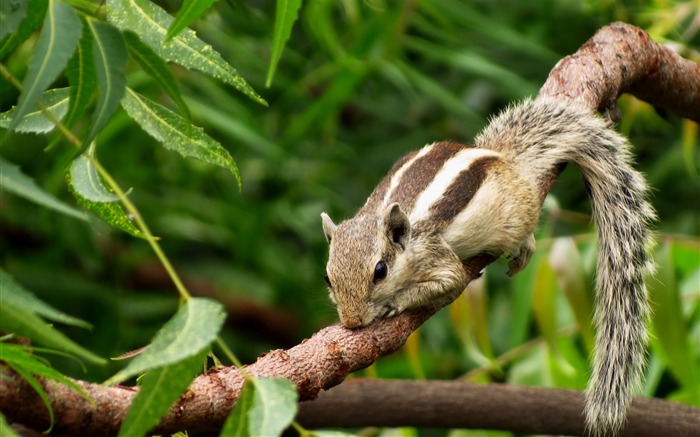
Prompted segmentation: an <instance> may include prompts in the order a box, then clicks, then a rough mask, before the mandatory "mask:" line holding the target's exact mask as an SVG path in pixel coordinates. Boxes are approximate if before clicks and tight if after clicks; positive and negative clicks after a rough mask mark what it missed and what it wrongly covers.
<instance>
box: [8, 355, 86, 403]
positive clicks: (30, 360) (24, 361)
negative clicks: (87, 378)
mask: <svg viewBox="0 0 700 437" xmlns="http://www.w3.org/2000/svg"><path fill="white" fill-rule="evenodd" d="M0 361H4V362H6V363H8V364H10V365H11V366H12V367H13V368H16V367H22V368H23V369H24V370H26V371H28V372H31V373H32V374H34V375H37V376H41V377H43V378H48V379H53V380H54V381H58V382H60V383H61V384H63V385H66V386H68V387H70V388H72V389H73V390H75V391H76V392H78V393H79V394H80V396H82V397H84V398H85V399H88V400H89V399H90V396H89V395H88V394H87V392H86V391H85V390H83V388H82V387H80V386H79V385H78V384H76V383H75V381H73V380H72V379H70V378H68V377H66V376H64V375H63V374H62V373H61V372H59V371H57V370H56V369H54V368H52V367H50V366H48V365H47V364H46V363H44V361H42V360H40V359H38V358H37V357H36V356H35V355H32V354H31V353H29V351H28V350H27V348H26V347H25V346H22V345H18V344H10V343H2V342H0Z"/></svg>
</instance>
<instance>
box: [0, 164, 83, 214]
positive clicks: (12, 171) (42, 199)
mask: <svg viewBox="0 0 700 437" xmlns="http://www.w3.org/2000/svg"><path fill="white" fill-rule="evenodd" d="M0 188H2V189H3V190H5V191H7V192H9V193H13V194H16V195H18V196H20V197H23V198H25V199H27V200H30V201H32V202H34V203H36V204H38V205H41V206H44V207H46V208H50V209H53V210H54V211H58V212H60V213H63V214H65V215H68V216H70V217H74V218H77V219H80V220H87V216H86V215H85V213H84V212H82V211H79V210H77V209H75V208H73V207H72V206H70V205H67V204H65V203H63V202H61V201H60V200H58V199H57V198H56V197H54V196H53V195H51V194H49V193H47V192H46V191H44V190H43V189H41V188H40V187H39V186H38V185H37V184H36V183H35V182H34V180H33V179H31V178H30V177H29V176H27V175H25V174H24V173H22V172H21V171H20V169H19V167H17V166H16V165H14V164H12V163H11V162H8V161H5V160H4V159H3V158H2V157H0Z"/></svg>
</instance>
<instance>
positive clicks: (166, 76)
mask: <svg viewBox="0 0 700 437" xmlns="http://www.w3.org/2000/svg"><path fill="white" fill-rule="evenodd" d="M124 39H125V40H126V45H127V48H128V49H129V53H131V56H132V57H133V58H134V59H136V61H138V63H139V64H141V67H143V69H144V71H146V73H148V74H149V75H150V76H151V77H152V78H154V79H155V80H156V82H157V83H158V85H160V86H161V88H163V90H164V91H165V92H166V93H168V95H169V96H170V98H171V99H173V101H174V102H175V104H176V105H177V107H178V109H179V110H180V113H181V115H182V116H183V117H184V118H186V119H187V120H189V119H190V110H189V108H188V107H187V104H185V101H184V100H183V99H182V93H181V92H180V87H179V86H178V84H177V81H176V80H175V76H173V73H172V71H170V68H168V65H167V64H166V63H165V61H164V60H163V58H161V57H160V56H158V54H157V53H156V52H154V51H153V49H151V48H150V47H149V46H147V45H146V44H144V43H142V42H141V40H140V39H139V37H138V36H136V34H134V33H133V32H124Z"/></svg>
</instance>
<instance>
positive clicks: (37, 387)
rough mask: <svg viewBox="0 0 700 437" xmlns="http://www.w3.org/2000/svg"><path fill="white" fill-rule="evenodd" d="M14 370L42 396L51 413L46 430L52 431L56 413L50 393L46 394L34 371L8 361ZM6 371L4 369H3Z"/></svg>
mask: <svg viewBox="0 0 700 437" xmlns="http://www.w3.org/2000/svg"><path fill="white" fill-rule="evenodd" d="M7 364H8V366H10V368H12V370H14V371H15V372H17V373H18V374H19V376H21V377H22V379H24V380H25V381H27V384H29V385H30V386H31V387H32V388H33V389H34V391H35V392H36V393H37V394H38V395H39V397H40V398H41V402H43V403H44V406H45V407H46V410H47V411H48V413H49V429H47V430H46V432H47V433H48V432H50V431H51V428H53V421H54V415H53V408H52V407H51V401H50V400H49V395H47V394H46V391H44V387H42V386H41V384H40V383H39V381H37V379H36V378H35V377H34V376H33V375H32V373H31V372H30V371H28V370H26V369H25V368H24V367H22V366H14V365H12V364H11V363H9V362H8V363H7ZM2 371H3V373H4V370H2ZM0 377H4V375H2V374H0Z"/></svg>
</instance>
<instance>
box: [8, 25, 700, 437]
mask: <svg viewBox="0 0 700 437" xmlns="http://www.w3.org/2000/svg"><path fill="white" fill-rule="evenodd" d="M623 92H629V93H631V94H633V95H635V96H637V97H639V98H641V99H643V100H646V101H648V102H650V103H652V104H654V105H658V106H660V107H663V108H665V109H666V110H668V111H669V112H673V113H676V114H678V115H681V116H683V117H687V118H691V119H694V120H696V121H698V120H700V104H699V103H698V102H700V66H698V64H696V63H693V62H691V61H688V60H684V59H682V58H680V57H679V56H677V55H676V54H675V53H673V52H672V51H670V50H668V49H666V48H664V47H661V46H659V45H658V44H656V43H654V42H653V41H651V39H650V38H649V36H648V35H647V34H646V33H644V32H643V31H642V30H640V29H638V28H636V27H634V26H630V25H627V24H622V23H614V24H611V25H609V26H606V27H604V28H603V29H601V30H600V31H599V32H598V33H597V34H596V35H595V36H594V37H593V38H591V39H590V40H589V41H588V42H587V43H586V44H584V45H583V46H582V47H581V49H580V50H579V51H578V52H576V53H575V54H573V55H571V56H568V57H566V58H564V59H562V60H561V61H560V62H559V63H558V64H557V66H556V67H555V68H554V69H553V70H552V72H551V74H550V76H549V79H548V80H547V82H546V83H545V85H544V86H543V87H542V89H541V91H540V95H548V96H554V97H557V98H559V99H565V100H579V101H582V102H584V104H585V105H587V106H588V107H590V108H593V109H602V110H606V111H609V110H611V109H612V108H613V107H614V103H615V100H616V99H617V97H618V96H619V95H620V94H621V93H623ZM560 171H561V168H560V169H557V170H555V171H553V172H552V174H551V177H550V178H548V179H547V180H545V181H543V182H542V186H541V193H542V199H544V196H545V195H546V193H547V192H549V190H550V188H551V186H552V184H553V183H554V181H555V180H556V178H557V177H558V175H559V173H560ZM493 261H494V257H492V256H478V257H475V258H473V259H471V260H469V261H468V262H467V263H466V264H465V270H466V271H467V274H468V276H469V278H470V279H474V278H476V277H477V276H478V274H479V272H480V271H481V270H482V269H483V268H484V267H485V266H486V265H488V264H489V263H491V262H493ZM456 297H457V296H456V295H455V296H454V298H456ZM438 309H439V308H428V309H424V310H419V311H411V312H406V313H403V314H401V315H399V316H397V317H394V318H392V319H385V320H379V321H377V322H375V323H374V324H372V325H371V326H369V327H367V328H363V329H358V330H352V331H350V330H347V329H345V328H343V327H341V326H339V325H334V326H330V327H328V328H325V329H322V330H321V331H319V332H318V333H316V334H315V335H313V336H312V337H311V338H310V339H308V340H305V341H303V342H302V343H301V344H299V345H297V346H295V347H293V348H291V349H288V350H275V351H271V352H269V353H267V354H265V355H263V356H261V357H260V358H259V359H258V360H257V361H256V362H255V363H253V364H251V365H249V366H247V370H248V371H249V372H250V373H251V374H253V375H258V376H279V377H287V378H289V379H291V380H292V381H293V382H294V383H295V384H296V385H297V388H298V390H299V395H300V399H301V400H310V399H315V398H317V397H318V396H319V394H320V393H321V391H322V390H327V389H329V388H331V387H333V386H335V385H338V384H340V383H341V382H342V381H343V380H344V379H345V377H346V376H347V375H349V374H350V373H352V372H354V371H356V370H360V369H362V368H365V367H367V366H369V365H370V364H372V363H373V362H374V361H375V360H377V359H378V358H379V357H381V356H383V355H386V354H389V353H392V352H394V351H396V350H398V349H399V348H400V347H401V346H402V345H403V344H404V342H405V341H406V339H407V338H408V336H409V335H410V334H411V332H413V331H414V330H415V329H417V328H418V327H419V326H420V325H421V324H422V323H423V322H424V321H425V320H427V319H428V318H429V317H430V316H431V315H432V314H434V313H435V312H436V311H437V310H438ZM3 374H5V375H6V376H8V377H7V378H6V377H0V410H1V411H2V412H3V413H4V414H5V415H6V417H7V418H8V420H10V421H11V422H19V423H23V424H26V425H28V426H31V427H32V428H34V429H39V430H44V429H46V428H47V427H48V415H47V414H46V408H45V407H44V406H43V404H42V402H41V400H40V398H39V397H38V396H37V395H36V393H35V392H34V391H33V390H32V389H31V388H30V387H29V386H28V385H27V384H26V383H25V382H24V381H22V380H21V379H20V378H18V377H16V375H14V374H12V373H10V372H9V371H7V370H6V369H5V370H3ZM78 383H79V384H80V385H81V386H82V387H83V388H84V389H85V390H86V391H87V392H88V393H89V394H90V395H91V396H92V398H93V400H94V404H90V403H89V402H87V401H85V400H84V399H82V398H81V397H80V396H78V395H77V394H76V393H75V392H73V391H71V390H70V389H68V388H66V387H65V386H62V385H60V384H57V383H54V382H51V381H43V384H44V387H45V389H46V391H47V392H48V394H49V397H50V400H51V402H52V404H53V407H54V412H55V418H56V423H55V425H54V432H55V433H57V434H68V435H115V434H116V433H117V430H118V428H119V425H120V424H121V422H122V420H123V419H124V417H125V415H126V410H127V409H128V407H129V405H130V403H131V400H132V399H133V397H134V396H135V394H136V390H137V388H129V387H119V386H118V387H103V386H100V385H96V384H89V383H85V382H78ZM242 384H243V377H242V376H241V374H240V372H239V371H238V370H237V369H235V368H233V367H224V368H219V369H215V370H213V371H211V372H210V373H208V374H206V375H202V376H200V377H198V378H196V379H195V380H194V382H193V383H192V384H191V386H190V387H189V388H188V390H187V391H186V392H185V393H184V394H183V395H182V397H181V398H180V400H179V401H178V402H177V403H176V404H175V405H174V406H173V408H172V409H171V411H170V413H169V414H168V415H167V416H165V417H164V418H163V419H162V421H161V424H160V425H159V426H158V427H157V429H155V430H154V431H155V432H156V433H162V434H167V433H172V432H175V431H179V430H185V429H186V430H188V431H189V433H190V434H191V435H194V434H197V433H200V432H204V431H212V430H216V429H218V428H220V426H221V425H222V424H223V422H224V420H225V418H226V416H227V415H228V413H229V412H230V411H231V408H232V407H233V405H234V403H235V402H236V400H237V398H238V395H239V393H240V390H241V387H242ZM362 384H366V383H365V382H363V383H354V382H353V383H352V384H345V385H344V387H343V388H338V389H335V390H334V391H332V392H329V393H324V394H323V396H322V397H321V400H320V401H319V402H316V403H312V404H308V405H307V404H304V405H303V407H302V413H301V414H302V415H301V417H302V420H303V421H304V423H306V424H307V425H308V426H314V425H313V424H314V423H315V424H318V425H319V426H321V425H329V426H330V425H331V423H329V422H318V421H317V422H313V417H312V416H315V417H316V420H321V419H329V420H331V419H333V420H334V422H333V423H332V425H335V426H337V425H341V423H339V421H340V420H341V416H340V415H339V411H342V409H340V410H339V409H334V410H333V414H329V413H321V411H328V410H319V409H320V408H323V407H324V405H326V406H327V405H330V402H332V400H333V399H335V398H334V395H333V393H338V395H337V396H342V393H346V394H345V396H344V397H346V398H353V397H354V396H357V397H358V398H360V397H361V396H362V393H361V391H362V389H363V388H364V387H365V386H363V385H362ZM441 384H444V383H440V382H431V383H429V384H428V383H420V384H417V385H415V386H413V385H412V386H410V388H407V387H405V386H396V387H399V388H403V389H405V390H410V391H401V390H399V391H395V392H392V391H391V390H396V387H394V386H390V385H384V386H378V387H379V388H381V389H382V391H380V392H379V393H381V394H379V395H376V396H374V398H373V399H375V400H377V399H379V400H386V399H387V398H388V397H389V396H392V393H393V395H394V396H396V398H395V399H396V404H395V405H403V407H405V408H406V410H405V411H406V412H408V411H415V410H411V409H410V407H411V406H414V407H416V408H417V407H421V408H423V409H424V411H423V412H422V413H407V414H404V415H403V416H401V417H402V418H403V419H405V421H402V422H401V424H403V425H406V424H416V425H418V424H419V423H418V422H416V421H417V420H422V419H423V418H421V417H419V416H421V415H423V414H425V415H427V417H433V418H434V417H435V415H438V414H439V415H440V418H441V419H442V418H444V414H445V413H446V412H447V409H446V407H443V408H439V407H438V406H439V405H443V404H440V402H443V401H440V400H439V397H438V396H443V397H445V400H444V402H448V399H447V398H453V399H452V400H450V401H449V402H455V399H456V398H457V397H460V396H462V397H463V398H459V399H457V400H458V401H459V402H460V403H462V404H461V405H464V406H465V410H463V413H464V414H465V415H469V416H470V417H472V418H474V419H478V418H479V417H478V416H481V420H482V421H481V422H477V421H475V422H473V424H474V425H473V426H476V427H488V428H500V429H503V427H502V425H499V424H498V423H500V422H499V420H500V419H498V420H497V419H495V418H491V419H489V418H488V416H486V413H487V412H488V411H493V412H495V411H501V412H502V413H503V414H506V415H508V417H509V419H508V420H510V421H511V423H512V424H513V428H509V429H512V430H517V431H520V432H540V433H546V434H558V433H564V434H577V433H580V431H581V427H582V418H581V417H582V416H581V411H582V401H581V399H582V397H581V395H580V394H574V393H571V392H564V391H562V390H554V389H522V388H515V387H504V386H496V385H489V386H483V387H481V386H476V387H475V386H470V388H469V389H466V390H463V389H462V388H461V386H460V387H459V389H456V388H454V387H453V386H447V387H445V386H443V385H441ZM453 384H460V385H461V384H462V383H453ZM426 385H427V386H428V388H425V386H426ZM433 385H434V386H433ZM448 389H449V390H448ZM339 390H341V391H339ZM342 390H346V391H347V390H351V391H352V390H356V391H354V392H352V393H353V394H352V395H350V394H347V392H343V391H342ZM358 390H359V391H358ZM421 390H429V391H430V393H431V396H433V398H432V399H433V402H435V404H434V405H427V404H425V403H424V402H422V401H421V400H422V399H428V397H427V396H428V395H427V394H426V393H425V392H422V391H421ZM406 393H411V395H410V396H406ZM438 393H442V394H441V395H438ZM490 393H493V394H490ZM521 394H522V397H519V396H520V395H521ZM424 396H425V398H424ZM347 400H348V401H349V400H351V399H347ZM399 400H400V402H399ZM419 401H421V402H419ZM485 402H488V403H487V404H484V403H485ZM390 404H391V403H390V402H384V403H383V404H382V405H383V407H386V408H393V410H391V411H393V412H396V407H395V406H394V407H391V406H390ZM485 405H486V406H485ZM669 405H670V406H669ZM365 406H366V405H365ZM383 407H382V408H383ZM356 408H358V406H353V407H352V408H345V410H346V411H347V410H354V409H356ZM376 408H377V409H378V408H380V407H379V406H377V407H376ZM450 408H452V407H450ZM314 409H316V410H314ZM467 409H469V411H467ZM428 410H430V411H432V413H431V414H432V416H430V415H428V414H427V411H428ZM314 411H316V413H313V412H314ZM357 411H359V410H357ZM364 411H365V417H372V416H371V411H368V410H364ZM396 414H398V412H396ZM460 414H462V413H460ZM677 414H678V415H677ZM543 415H544V416H543ZM514 416H522V417H520V419H519V420H521V422H520V424H519V425H517V426H516V424H515V423H516V422H515V418H514ZM394 417H399V416H394ZM562 417H566V418H567V420H563V419H562ZM681 417H682V418H684V419H682V420H681ZM676 418H678V421H676V420H675V419H676ZM335 419H338V421H335ZM409 419H410V420H409ZM456 419H457V418H453V419H446V420H456ZM342 420H346V419H344V418H343V419H342ZM347 420H348V422H344V423H350V419H347ZM353 420H355V419H353ZM426 420H427V418H426ZM432 420H437V419H432ZM465 420H467V419H465ZM504 420H505V419H504ZM649 420H657V421H658V422H664V421H665V424H666V425H667V426H671V425H672V424H678V423H681V422H682V421H684V420H691V422H692V420H694V421H695V423H696V424H697V423H698V411H697V410H696V409H691V408H690V407H684V406H677V405H675V404H670V403H667V402H663V401H657V400H639V401H635V403H633V407H632V412H631V416H630V425H629V426H628V429H629V430H633V431H627V432H629V433H630V434H629V435H651V434H649V433H646V434H644V432H646V431H648V429H647V426H649V427H651V426H652V425H649V423H650V422H649ZM562 422H569V423H568V424H567V425H566V426H572V428H562V426H564V425H563V424H562ZM359 423H360V422H357V423H355V424H359ZM362 423H364V422H362ZM382 423H383V424H394V425H398V424H399V422H391V423H389V422H382ZM682 423H685V422H682ZM373 424H380V423H379V422H375V423H373ZM421 424H422V423H421ZM425 424H426V425H427V422H426V423H425ZM437 425H438V424H437V422H431V424H430V426H437ZM452 425H453V422H444V423H442V426H452ZM454 425H455V426H472V425H468V423H467V422H460V424H457V422H454ZM550 425H551V426H550ZM674 426H675V425H674ZM679 426H680V425H679ZM649 429H651V428H649ZM655 429H659V428H655ZM668 429H670V428H668ZM684 429H685V428H684ZM645 430H646V431H645ZM664 434H665V435H691V434H682V433H681V431H678V433H676V432H671V433H670V434H669V433H667V432H661V431H660V432H659V433H657V434H655V435H664ZM693 435H698V434H697V431H695V434H693Z"/></svg>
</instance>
